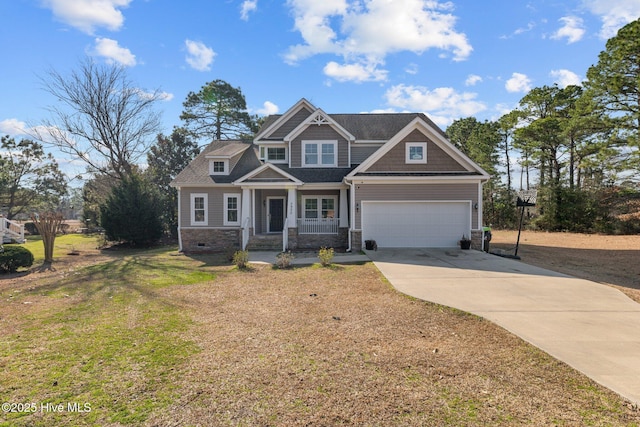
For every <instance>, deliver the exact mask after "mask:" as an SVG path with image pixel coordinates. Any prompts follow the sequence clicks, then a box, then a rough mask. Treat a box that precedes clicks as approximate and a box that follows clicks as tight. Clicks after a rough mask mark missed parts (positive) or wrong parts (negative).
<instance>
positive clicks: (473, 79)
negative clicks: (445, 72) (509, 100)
mask: <svg viewBox="0 0 640 427" xmlns="http://www.w3.org/2000/svg"><path fill="white" fill-rule="evenodd" d="M481 81H482V77H480V76H478V75H476V74H469V76H468V77H467V80H465V81H464V85H465V86H475V85H476V84H478V83H480V82H481Z"/></svg>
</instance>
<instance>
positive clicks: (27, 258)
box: [0, 246, 33, 273]
mask: <svg viewBox="0 0 640 427" xmlns="http://www.w3.org/2000/svg"><path fill="white" fill-rule="evenodd" d="M32 265H33V254H32V253H31V251H30V250H29V249H27V248H24V247H22V246H0V272H2V273H7V272H8V273H15V272H16V271H17V270H18V268H20V267H31V266H32Z"/></svg>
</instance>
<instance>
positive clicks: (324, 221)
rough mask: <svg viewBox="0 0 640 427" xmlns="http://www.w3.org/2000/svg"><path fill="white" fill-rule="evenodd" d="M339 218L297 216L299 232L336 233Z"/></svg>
mask: <svg viewBox="0 0 640 427" xmlns="http://www.w3.org/2000/svg"><path fill="white" fill-rule="evenodd" d="M339 225H340V219H339V218H298V233H300V234H338V226H339Z"/></svg>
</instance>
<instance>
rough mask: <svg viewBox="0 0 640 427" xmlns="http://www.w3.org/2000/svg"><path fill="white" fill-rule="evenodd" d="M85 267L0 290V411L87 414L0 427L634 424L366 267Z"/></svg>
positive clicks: (154, 261) (598, 397) (140, 256)
mask: <svg viewBox="0 0 640 427" xmlns="http://www.w3.org/2000/svg"><path fill="white" fill-rule="evenodd" d="M62 242H64V240H63V241H62ZM91 256H92V257H91V258H88V259H85V260H83V259H82V258H83V257H82V256H80V257H78V256H70V257H68V258H69V259H67V258H63V259H60V260H59V261H60V262H59V263H58V264H54V266H56V265H57V266H58V269H57V270H55V271H47V272H42V273H40V272H32V273H30V274H28V275H23V276H19V275H18V276H10V277H9V278H7V279H6V280H2V279H0V309H1V310H0V326H1V328H0V396H2V400H3V401H6V402H15V403H19V402H23V403H26V402H36V403H38V404H40V403H43V402H44V403H47V402H51V403H54V404H55V403H65V402H80V403H84V402H87V403H90V404H91V409H92V410H91V412H90V413H84V414H78V413H69V412H64V413H58V414H52V413H42V412H38V413H32V414H21V415H16V414H7V413H0V426H12V427H13V426H49V425H56V426H84V425H101V426H103V425H107V426H122V425H149V426H165V425H171V426H182V425H185V426H214V425H215V426H218V425H222V426H224V425H233V426H236V425H246V426H253V425H260V426H281V425H313V426H336V425H354V426H355V425H358V426H360V425H370V426H377V425H385V426H386V425H410V426H414V425H456V426H457V425H523V424H529V425H555V424H558V425H596V426H597V425H636V426H637V425H640V413H639V412H638V411H637V409H634V408H633V407H631V406H629V405H628V403H627V402H625V401H624V400H623V399H621V398H619V397H618V396H617V395H615V394H614V393H612V392H610V391H608V390H606V389H604V388H602V387H600V386H598V385H597V384H595V383H593V382H592V381H591V380H589V379H588V378H586V377H584V376H583V375H581V374H579V373H577V372H576V371H574V370H572V369H570V368H569V367H567V366H566V365H564V364H562V363H561V362H558V361H557V360H555V359H553V358H551V357H550V356H548V355H546V354H545V353H543V352H541V351H539V350H537V349H536V348H534V347H532V346H530V345H528V344H526V343H524V342H523V341H522V340H520V339H519V338H517V337H515V336H513V335H511V334H509V333H507V332H505V331H504V330H502V329H500V328H499V327H497V326H495V325H493V324H492V323H490V322H487V321H484V320H482V319H480V318H478V317H475V316H472V315H468V314H465V313H462V312H459V311H456V310H452V309H448V308H445V307H441V306H437V305H434V304H430V303H425V302H422V301H419V300H415V299H412V298H408V297H406V296H403V295H401V294H399V293H397V292H396V291H394V290H393V289H392V288H391V287H390V286H389V284H388V283H387V282H386V280H385V279H384V278H383V277H382V276H381V275H380V273H379V272H378V270H377V269H376V268H375V267H374V266H373V265H372V264H370V263H369V264H364V265H350V266H341V265H332V266H331V267H330V268H322V267H320V266H318V265H316V266H312V267H304V268H294V269H288V270H280V269H275V268H271V267H270V266H255V265H254V266H251V267H250V268H249V269H247V270H238V269H237V268H235V267H233V266H230V265H222V264H221V263H220V262H221V257H213V256H195V257H185V256H182V255H178V254H177V253H176V252H175V250H171V248H164V249H155V250H147V251H123V252H112V253H107V254H105V253H96V254H92V255H91ZM88 260H91V262H90V263H89V264H91V265H87V261H88Z"/></svg>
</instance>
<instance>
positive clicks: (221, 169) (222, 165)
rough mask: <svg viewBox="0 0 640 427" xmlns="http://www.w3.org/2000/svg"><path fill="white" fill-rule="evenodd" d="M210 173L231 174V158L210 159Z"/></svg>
mask: <svg viewBox="0 0 640 427" xmlns="http://www.w3.org/2000/svg"><path fill="white" fill-rule="evenodd" d="M209 175H229V160H228V159H220V160H210V161H209Z"/></svg>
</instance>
